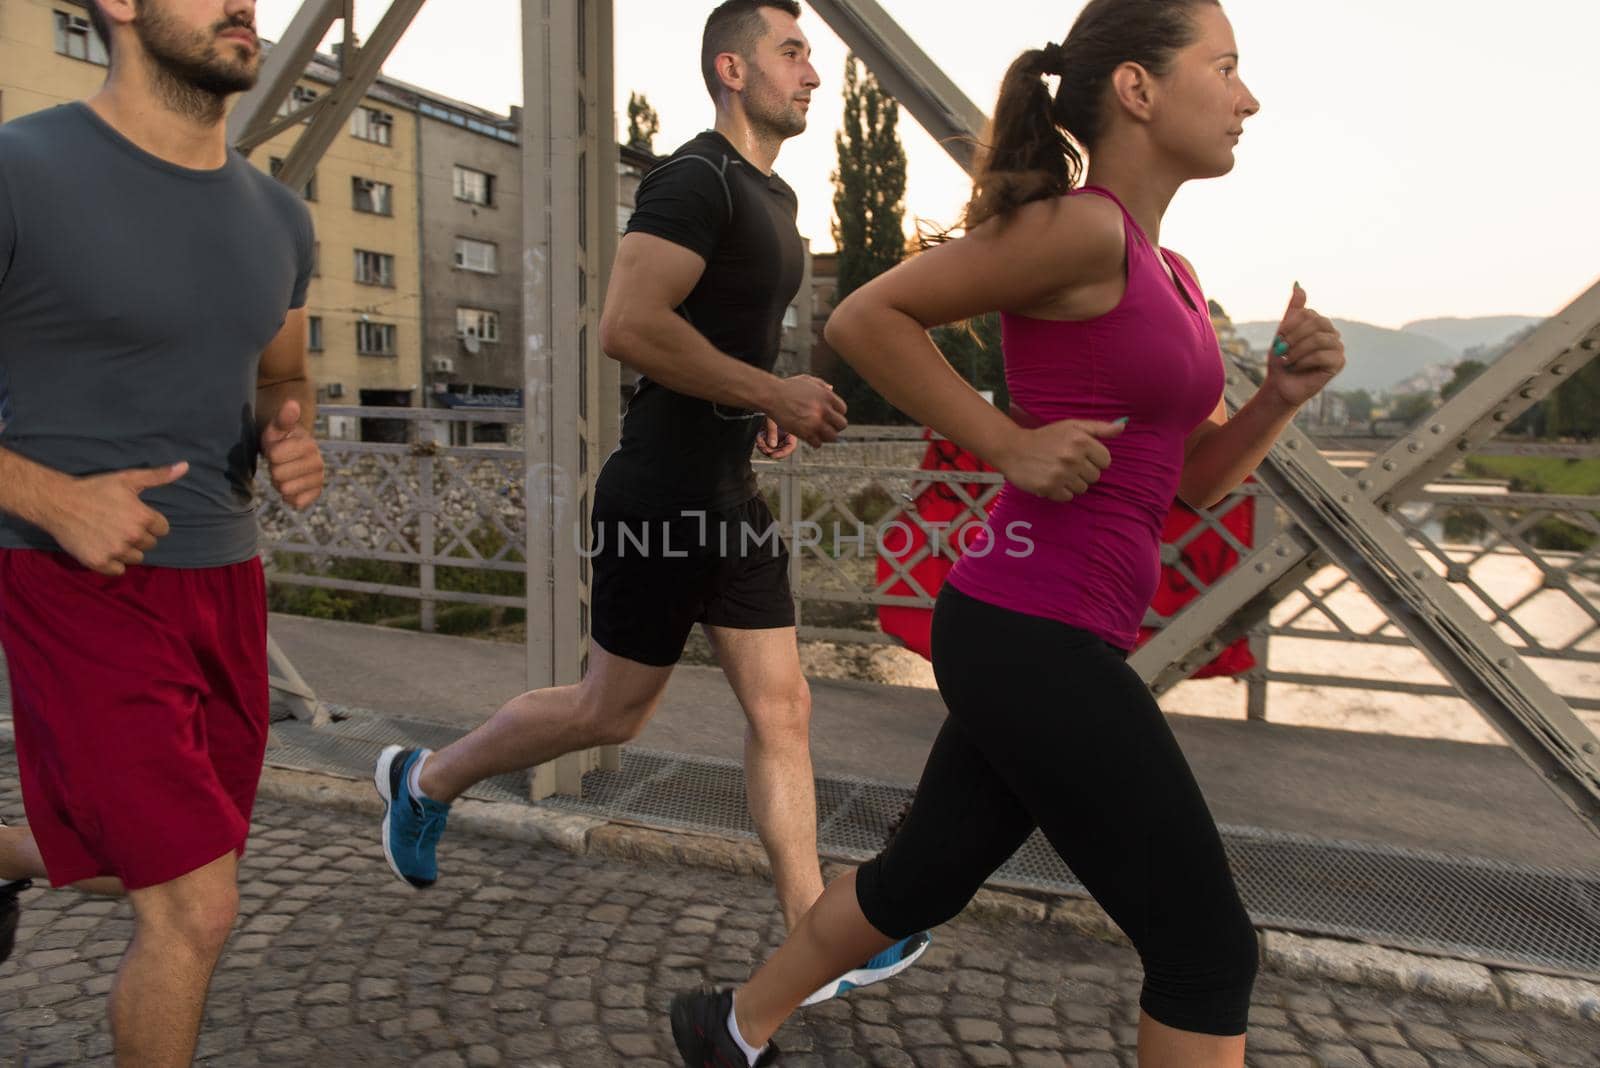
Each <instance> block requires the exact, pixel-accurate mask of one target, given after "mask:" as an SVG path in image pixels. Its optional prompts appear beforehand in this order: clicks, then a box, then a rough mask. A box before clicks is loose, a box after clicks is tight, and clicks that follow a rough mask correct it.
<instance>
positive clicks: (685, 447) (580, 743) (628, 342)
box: [375, 0, 927, 996]
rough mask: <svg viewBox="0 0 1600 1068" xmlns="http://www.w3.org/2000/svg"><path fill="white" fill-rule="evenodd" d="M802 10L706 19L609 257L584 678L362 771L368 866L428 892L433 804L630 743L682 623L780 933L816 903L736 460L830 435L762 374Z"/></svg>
mask: <svg viewBox="0 0 1600 1068" xmlns="http://www.w3.org/2000/svg"><path fill="white" fill-rule="evenodd" d="M799 14H800V8H799V5H798V4H796V3H794V2H793V0H729V2H727V3H724V4H722V5H721V6H720V7H718V8H717V9H716V10H715V11H714V12H712V14H711V17H710V18H709V20H708V21H707V23H706V32H705V38H704V42H703V47H702V73H703V75H704V77H705V80H706V88H707V89H708V91H709V92H710V93H711V96H712V99H713V100H715V101H716V105H717V122H716V128H715V129H713V130H708V131H706V132H705V133H702V134H700V135H699V136H697V137H695V138H694V139H693V140H691V141H689V142H688V143H687V144H685V145H684V146H683V147H682V148H680V149H679V150H678V151H677V152H675V153H674V154H673V155H672V156H671V158H669V159H668V160H666V161H665V162H663V163H661V164H660V165H658V166H657V167H656V168H655V169H654V170H652V171H651V172H650V174H649V175H648V176H646V178H645V179H644V181H643V182H642V183H641V184H640V187H639V193H638V198H637V210H636V211H635V213H634V215H633V218H632V220H631V221H630V222H629V224H628V229H627V233H626V234H625V235H624V237H623V239H622V241H621V244H620V246H619V248H618V251H617V259H616V264H615V267H614V270H613V273H612V276H611V284H610V289H609V295H608V298H607V301H606V308H605V313H604V317H603V319H602V322H601V329H600V342H601V345H602V347H603V348H604V350H605V352H606V354H607V355H609V356H611V357H614V358H616V359H618V360H622V361H625V362H626V363H628V364H630V365H631V366H633V367H635V368H637V369H638V370H639V371H640V372H642V374H643V376H644V377H643V379H642V381H641V383H640V386H639V389H638V392H637V393H636V394H635V396H634V398H633V400H632V402H631V403H630V404H629V407H628V412H627V415H626V418H625V419H624V422H623V429H622V441H621V444H620V445H619V447H618V448H617V450H616V452H614V453H613V454H612V455H611V457H610V458H609V459H608V460H607V461H606V465H605V467H604V469H603V470H602V471H601V473H600V477H599V480H598V486H597V489H596V494H595V505H594V514H593V517H592V523H591V527H592V529H591V537H592V541H591V545H590V550H591V551H592V552H594V553H595V555H594V557H593V561H592V567H593V571H594V591H593V598H592V619H593V639H594V640H593V644H592V646H591V650H590V660H589V670H588V672H587V674H586V675H585V677H584V679H583V681H582V682H581V683H579V684H578V685H576V686H568V687H557V688H552V689H546V690H539V691H535V692H532V693H526V694H523V695H522V696H520V697H518V698H516V699H515V700H513V701H511V702H510V703H509V704H507V705H506V706H505V707H503V708H502V709H501V710H500V711H499V712H498V713H497V714H496V715H495V716H494V717H493V718H492V719H491V720H489V722H487V723H485V724H484V725H483V726H482V727H480V728H478V729H477V730H476V731H473V732H472V733H471V734H469V735H468V736H467V737H465V738H463V739H461V740H460V741H458V742H456V743H454V744H453V745H451V746H449V747H447V748H445V749H441V750H440V751H438V752H437V753H430V752H428V751H425V750H410V749H402V748H401V747H399V746H391V747H389V748H388V749H386V750H385V751H384V753H383V755H382V756H381V757H380V758H379V762H378V766H377V769H376V771H375V780H376V783H377V786H378V790H379V793H380V794H382V795H383V797H384V800H385V802H386V804H387V812H386V814H385V820H384V850H385V855H386V857H387V859H388V861H389V864H390V867H391V868H392V869H393V870H394V872H395V874H397V875H398V876H400V877H401V878H403V879H405V880H406V881H407V882H409V883H411V884H412V885H414V886H419V887H420V886H426V885H429V884H430V883H432V882H433V880H434V879H435V878H436V877H437V872H438V869H437V865H436V863H435V859H434V846H435V843H436V842H437V839H438V837H439V834H440V833H441V832H442V830H443V827H444V822H445V816H446V812H447V807H448V804H449V802H450V801H452V800H454V799H455V798H456V797H459V796H460V795H461V794H462V793H463V792H465V791H466V790H467V789H468V788H469V787H470V786H472V785H473V784H474V783H477V782H480V781H482V780H483V779H486V778H488V777H490V776H492V775H496V774H501V773H504V772H508V771H513V770H518V769H522V768H528V767H532V766H534V765H537V764H541V763H544V762H546V761H549V760H552V759H554V758H555V757H557V756H559V755H561V754H563V753H568V752H572V751H574V750H576V749H581V748H586V747H590V746H596V745H606V744H620V743H623V742H626V741H629V740H631V739H632V738H634V737H635V736H636V735H637V734H638V733H639V731H640V730H641V729H643V727H644V725H645V723H646V722H647V721H648V720H649V718H650V716H651V714H652V713H653V712H654V711H655V709H656V706H657V704H658V702H659V701H660V698H661V694H662V692H663V691H664V690H665V688H666V685H667V680H668V678H669V677H670V675H671V673H672V668H673V665H674V664H676V663H677V661H678V658H679V657H680V656H681V655H682V652H683V647H684V643H685V641H686V640H687V638H688V635H689V631H690V630H691V629H692V628H693V626H694V624H696V623H700V624H701V625H702V626H703V627H704V628H705V631H706V634H707V636H708V637H709V639H710V641H711V644H712V647H713V649H714V651H715V652H716V655H717V659H718V661H719V662H720V663H721V664H722V666H723V670H724V671H725V672H726V673H727V676H728V681H729V683H730V684H731V685H732V686H733V689H734V693H735V694H736V696H737V697H738V699H739V702H740V704H741V706H742V707H743V708H744V711H745V714H746V716H747V718H748V721H749V730H748V731H747V733H746V742H745V769H746V778H747V782H748V800H749V804H750V809H751V814H752V816H753V817H754V820H755V823H756V826H757V829H758V830H759V832H760V835H761V840H762V842H763V844H764V845H765V847H766V850H767V854H768V856H769V857H770V858H771V861H772V872H773V881H774V883H775V884H776V889H777V895H778V900H779V903H780V904H781V906H782V908H783V913H784V919H785V920H786V921H787V923H788V925H789V927H790V928H791V929H792V928H793V927H794V925H795V924H796V923H797V922H798V921H799V919H800V917H801V916H802V915H804V914H805V912H806V910H807V909H809V908H810V907H811V905H812V903H813V902H814V901H816V899H817V898H818V897H819V896H820V895H821V893H822V874H821V871H820V868H819V865H818V862H817V833H816V796H815V787H814V784H813V777H812V769H811V754H810V741H809V730H810V713H811V698H810V691H809V689H808V687H807V685H806V680H805V676H804V675H803V674H802V673H801V670H800V656H799V648H798V645H797V642H796V633H795V615H794V602H793V598H792V596H791V593H790V589H789V577H788V569H789V564H788V557H787V553H786V551H785V550H784V547H783V544H782V542H781V541H780V540H779V539H778V537H777V530H776V526H775V524H774V522H773V518H772V514H771V512H770V511H769V510H768V508H767V505H766V502H765V501H764V500H763V499H762V497H761V496H760V495H759V494H758V493H757V492H756V479H755V474H754V471H753V469H752V468H751V464H750V451H751V448H752V446H754V447H756V448H759V449H760V450H761V452H762V453H763V454H765V455H767V456H769V457H772V458H774V459H782V458H783V457H785V456H788V455H789V454H790V453H791V452H793V451H794V449H795V448H796V446H797V444H798V442H797V441H796V439H799V440H803V441H805V442H806V443H807V444H809V445H812V446H814V447H815V446H818V445H821V444H823V443H824V442H830V441H834V440H836V439H837V437H838V435H839V432H840V431H842V430H843V429H844V427H845V405H844V402H843V401H842V400H840V399H839V398H838V397H837V396H836V395H835V394H834V393H833V391H832V389H831V388H830V387H829V386H828V385H827V383H825V382H823V381H821V380H820V379H817V378H813V377H811V376H809V375H799V376H796V377H793V378H787V379H780V378H778V377H776V376H774V375H773V374H772V367H773V365H774V363H775V362H776V360H777V356H778V343H779V338H780V335H781V332H782V326H783V316H784V312H785V310H786V309H787V308H788V306H789V304H790V302H791V301H792V300H793V299H794V296H795V293H796V292H797V291H798V289H799V286H800V282H801V278H802V274H803V271H804V260H803V257H804V249H803V247H802V245H801V241H800V235H799V233H798V231H797V230H796V229H795V213H796V209H797V206H798V205H797V201H796V198H795V194H794V191H793V190H792V189H790V188H789V186H788V185H787V184H786V183H785V182H784V181H783V179H782V178H779V177H778V176H777V175H776V174H774V173H773V172H772V166H773V163H774V161H775V160H776V159H777V156H778V150H779V148H780V147H781V146H782V144H783V142H784V141H785V140H787V139H788V138H790V137H793V136H795V135H797V134H799V133H801V132H802V131H804V130H805V127H806V112H807V110H808V109H809V107H810V103H811V92H812V90H813V89H815V88H816V87H817V85H818V79H817V73H816V70H815V69H814V68H813V67H812V65H811V60H810V55H811V48H810V45H809V44H808V43H807V41H806V39H805V35H804V33H803V32H802V31H801V29H800V26H799V23H798V21H797V17H798V15H799ZM926 944H927V940H926V936H921V935H919V936H916V937H915V938H912V939H908V940H907V941H906V942H904V943H901V944H899V945H897V946H895V947H892V948H891V950H890V951H888V953H887V954H886V955H885V956H884V958H883V959H881V960H880V959H878V958H874V959H873V961H869V962H867V967H866V968H864V969H858V970H857V971H856V972H852V973H850V974H848V975H847V976H844V977H841V979H840V980H838V981H837V982H835V983H833V984H830V985H829V986H828V987H825V988H824V989H823V990H822V991H819V992H818V994H819V996H832V994H833V993H836V992H838V991H839V990H841V989H849V987H850V986H859V985H862V983H863V982H870V981H876V980H877V979H879V978H885V977H887V975H889V974H893V973H894V972H895V971H897V970H899V969H900V968H902V967H904V966H906V965H909V964H910V963H911V961H912V960H914V959H915V957H916V956H917V955H918V954H920V952H921V951H922V949H923V948H925V946H926Z"/></svg>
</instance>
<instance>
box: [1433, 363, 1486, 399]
mask: <svg viewBox="0 0 1600 1068" xmlns="http://www.w3.org/2000/svg"><path fill="white" fill-rule="evenodd" d="M1488 369H1489V365H1488V364H1486V363H1484V362H1483V361H1481V360H1462V361H1461V362H1460V363H1458V364H1456V376H1455V377H1454V378H1452V379H1451V380H1450V381H1448V382H1446V383H1445V384H1444V387H1443V388H1442V389H1440V390H1439V399H1440V400H1449V399H1450V398H1451V397H1454V396H1455V395H1456V394H1457V393H1460V392H1461V391H1462V390H1463V389H1465V388H1466V387H1467V383H1469V382H1471V381H1472V380H1473V379H1474V378H1477V377H1478V376H1479V375H1481V374H1483V372H1484V371H1486V370H1488Z"/></svg>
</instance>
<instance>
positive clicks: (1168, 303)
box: [949, 186, 1223, 649]
mask: <svg viewBox="0 0 1600 1068" xmlns="http://www.w3.org/2000/svg"><path fill="white" fill-rule="evenodd" d="M1086 193H1088V194H1098V195H1100V196H1103V197H1105V198H1107V199H1108V200H1110V201H1112V202H1113V203H1115V204H1116V205H1117V206H1118V207H1119V208H1122V214H1123V222H1124V228H1125V231H1126V234H1127V247H1128V262H1127V272H1128V284H1127V291H1126V292H1125V293H1124V294H1123V297H1122V302H1121V303H1120V304H1118V305H1117V306H1116V307H1115V308H1114V309H1112V310H1111V311H1110V312H1108V313H1106V314H1105V315H1102V316H1100V317H1099V318H1096V319H1087V320H1083V321H1078V322H1060V321H1051V320H1043V319H1032V318H1029V317H1027V316H1023V315H1003V316H1002V317H1001V334H1002V340H1003V345H1004V352H1005V364H1006V386H1007V388H1008V389H1009V390H1010V393H1011V398H1012V401H1013V402H1014V403H1015V404H1016V405H1017V406H1019V407H1020V408H1021V409H1023V411H1024V412H1026V413H1027V415H1029V416H1032V417H1033V419H1032V420H1029V422H1030V424H1031V423H1032V422H1034V421H1038V422H1045V423H1052V422H1056V421H1057V420H1061V419H1093V420H1098V421H1102V422H1108V423H1109V422H1114V421H1116V420H1118V419H1121V418H1122V417H1123V416H1127V417H1128V425H1127V427H1126V429H1124V430H1123V432H1122V434H1121V436H1120V437H1117V438H1115V439H1112V440H1109V441H1107V442H1106V445H1107V448H1109V449H1110V452H1111V466H1110V467H1108V468H1107V469H1106V470H1105V471H1104V472H1103V473H1102V475H1101V478H1100V481H1099V482H1097V483H1095V484H1094V485H1093V486H1091V487H1090V488H1089V492H1087V493H1085V494H1083V495H1082V496H1079V497H1074V498H1073V499H1072V500H1070V501H1065V502H1061V501H1051V500H1047V499H1046V498H1044V497H1036V496H1034V495H1033V494H1031V493H1027V492H1025V491H1023V490H1020V489H1017V488H1016V487H1015V486H1013V485H1011V484H1010V483H1009V482H1008V483H1006V485H1005V486H1004V487H1002V489H1001V491H1000V496H999V500H998V501H997V502H996V505H995V509H994V512H993V513H992V515H991V516H990V519H989V523H988V529H987V530H986V531H985V532H984V533H983V534H980V535H977V536H975V537H973V538H972V539H971V544H970V545H969V546H968V547H967V549H966V552H965V554H964V555H963V556H962V558H961V559H960V561H958V562H957V564H956V566H955V568H954V569H953V570H952V571H951V572H950V577H949V581H950V582H952V583H954V584H955V586H956V588H957V589H959V590H960V591H961V592H963V593H965V594H967V595H968V596H971V597H975V598H977V599H979V600H982V601H987V602H989V603H991V604H995V605H999V606H1000V607H1002V608H1009V609H1011V610H1013V611H1017V612H1022V613H1025V614H1027V615H1033V616H1043V617H1045V618H1047V619H1054V620H1059V621H1060V622H1062V623H1067V624H1069V625H1071V626H1074V627H1081V628H1082V629H1084V630H1087V631H1090V632H1092V633H1094V634H1096V635H1099V636H1100V637H1101V638H1104V639H1105V640H1106V641H1108V642H1110V643H1112V644H1113V645H1116V646H1119V647H1121V648H1124V649H1131V648H1132V647H1133V645H1134V643H1135V642H1136V641H1137V639H1138V636H1139V626H1140V623H1141V622H1142V621H1143V619H1144V613H1145V609H1146V607H1147V606H1148V605H1149V604H1150V598H1151V597H1152V596H1153V595H1154V593H1155V590H1156V584H1157V581H1158V580H1159V578H1160V573H1161V562H1160V552H1161V527H1162V524H1163V522H1164V521H1165V520H1166V517H1167V513H1168V511H1169V510H1170V509H1171V507H1172V502H1173V499H1174V498H1175V497H1176V496H1177V492H1178V480H1179V476H1180V474H1181V473H1182V469H1183V454H1184V443H1185V441H1186V440H1187V438H1188V436H1189V434H1190V433H1191V432H1192V431H1193V430H1194V429H1195V427H1197V426H1199V425H1200V423H1202V422H1204V421H1205V419H1206V418H1207V417H1208V416H1209V415H1210V414H1211V412H1212V411H1213V410H1214V409H1215V408H1216V406H1217V401H1218V400H1219V399H1220V398H1221V396H1222V386H1223V366H1222V352H1221V349H1220V347H1219V346H1218V344H1217V335H1216V332H1215V330H1213V329H1212V326H1211V315H1210V313H1209V311H1208V306H1207V304H1206V299H1205V296H1204V294H1202V293H1201V292H1200V286H1199V284H1198V283H1197V282H1196V281H1195V280H1194V278H1193V277H1192V276H1191V275H1190V274H1189V272H1188V270H1187V269H1186V268H1185V267H1184V266H1183V262H1182V261H1181V260H1179V259H1178V257H1176V256H1174V255H1172V254H1171V253H1169V252H1166V251H1165V250H1160V249H1156V248H1155V247H1153V246H1152V245H1151V244H1150V241H1149V239H1148V238H1146V237H1145V234H1144V231H1143V230H1141V229H1140V228H1139V224H1138V223H1137V222H1135V221H1134V219H1133V216H1132V215H1129V214H1128V210H1127V209H1126V208H1125V207H1123V206H1122V203H1121V201H1119V200H1117V198H1116V197H1115V196H1113V195H1112V194H1111V193H1110V192H1109V191H1108V190H1105V189H1101V188H1098V187H1095V186H1086V187H1084V188H1083V189H1079V190H1076V191H1074V193H1073V194H1071V195H1074V196H1077V195H1082V194H1086ZM1163 258H1164V259H1165V261H1166V263H1168V264H1170V265H1171V267H1172V271H1173V274H1174V275H1176V277H1177V279H1178V283H1179V286H1181V288H1182V293H1180V292H1179V290H1178V288H1177V287H1174V285H1173V283H1172V279H1171V278H1170V277H1168V275H1167V272H1166V271H1165V270H1163V269H1162V259H1163Z"/></svg>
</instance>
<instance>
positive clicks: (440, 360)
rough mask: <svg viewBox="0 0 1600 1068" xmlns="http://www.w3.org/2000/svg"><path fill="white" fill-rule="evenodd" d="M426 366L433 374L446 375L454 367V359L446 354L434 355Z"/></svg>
mask: <svg viewBox="0 0 1600 1068" xmlns="http://www.w3.org/2000/svg"><path fill="white" fill-rule="evenodd" d="M428 367H429V368H430V369H431V370H432V371H433V373H434V374H438V375H447V374H450V373H451V372H453V371H454V370H455V369H456V361H454V360H452V359H451V358H450V357H448V356H435V357H434V358H433V359H432V360H430V361H428Z"/></svg>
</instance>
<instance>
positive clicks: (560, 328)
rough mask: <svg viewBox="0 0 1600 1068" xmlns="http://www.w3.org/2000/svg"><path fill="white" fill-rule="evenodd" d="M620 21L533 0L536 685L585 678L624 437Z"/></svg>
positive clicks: (530, 260) (528, 35)
mask: <svg viewBox="0 0 1600 1068" xmlns="http://www.w3.org/2000/svg"><path fill="white" fill-rule="evenodd" d="M612 17H613V16H612V5H611V3H610V0H598V2H586V0H523V4H522V35H523V38H522V39H523V46H522V62H523V87H524V92H523V99H524V101H525V105H524V109H523V130H522V153H523V155H522V159H523V164H522V204H523V251H524V255H523V323H524V332H525V334H526V336H525V338H524V339H523V340H524V349H523V362H524V379H525V383H526V388H525V390H524V392H523V401H524V406H525V407H524V418H525V426H526V431H525V435H524V440H525V448H526V454H527V481H526V490H525V494H526V497H525V499H526V502H527V508H528V548H527V561H528V590H527V597H528V622H527V628H528V686H529V688H530V689H541V688H544V687H548V686H564V685H571V684H575V683H577V682H578V681H580V680H581V679H582V678H583V673H584V669H585V667H586V665H587V659H588V653H587V650H588V645H589V625H588V621H589V612H588V597H589V573H588V562H587V560H585V559H583V557H582V556H581V555H580V553H579V546H578V543H577V542H576V540H575V538H576V537H577V536H580V535H586V534H587V522H588V515H589V502H590V500H591V499H592V496H593V488H594V480H595V476H596V475H597V474H598V473H599V469H600V461H601V459H602V458H603V457H604V455H605V453H606V452H609V451H610V447H611V445H612V444H613V443H614V441H615V435H616V413H615V412H614V411H609V409H611V408H615V406H616V405H617V403H618V391H617V388H616V383H617V377H618V375H617V367H616V364H615V362H614V361H611V360H606V359H603V358H602V357H601V355H600V340H599V318H600V308H601V301H602V297H603V292H604V285H605V280H606V279H607V278H608V277H609V275H610V269H611V257H612V255H613V253H614V251H615V247H616V241H617V236H616V207H615V205H616V203H617V192H616V186H617V148H616V121H615V117H614V103H613V100H614V93H615V89H614V76H613V60H612V51H613V50H612V36H613V31H612V26H613V22H612ZM606 364H609V365H610V366H609V367H605V366H603V365H606ZM607 372H609V373H607ZM617 766H619V757H618V754H617V751H616V749H615V748H614V747H613V748H607V749H590V750H585V751H582V752H578V753H572V754H569V755H567V756H564V757H561V758H559V759H557V760H555V761H552V762H551V763H549V764H545V765H543V766H541V767H539V768H537V769H535V771H534V776H533V782H532V794H533V796H534V797H535V798H536V799H537V798H540V797H546V796H549V795H550V794H552V793H564V794H577V793H579V791H580V788H581V785H582V777H583V774H584V773H585V772H587V771H591V770H593V769H595V768H600V767H617Z"/></svg>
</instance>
